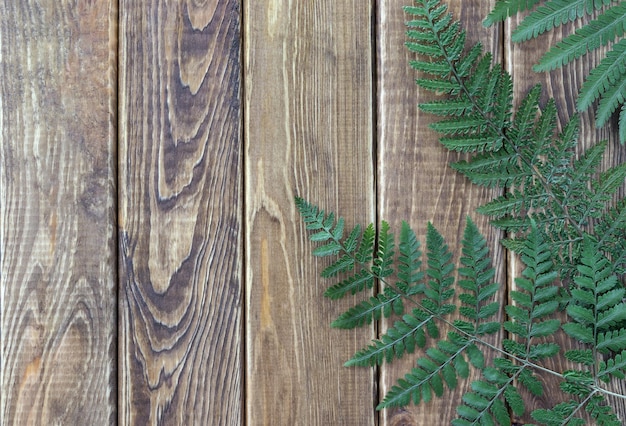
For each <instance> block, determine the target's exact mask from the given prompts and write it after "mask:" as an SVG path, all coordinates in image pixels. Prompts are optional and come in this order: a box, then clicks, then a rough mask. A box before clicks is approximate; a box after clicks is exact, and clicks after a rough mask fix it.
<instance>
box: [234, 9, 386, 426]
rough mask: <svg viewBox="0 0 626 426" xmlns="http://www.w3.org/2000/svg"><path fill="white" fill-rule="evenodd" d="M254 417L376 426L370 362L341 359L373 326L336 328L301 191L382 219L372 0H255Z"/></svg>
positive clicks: (250, 294) (249, 138) (251, 155)
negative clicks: (357, 364)
mask: <svg viewBox="0 0 626 426" xmlns="http://www.w3.org/2000/svg"><path fill="white" fill-rule="evenodd" d="M243 7H244V11H245V15H244V23H245V29H244V40H245V53H244V62H245V66H244V69H245V93H246V96H245V114H244V116H245V124H244V126H245V127H244V129H245V130H244V134H245V135H246V136H245V140H246V142H245V164H246V172H245V175H246V182H245V194H246V210H245V217H246V244H245V246H246V297H247V299H246V354H247V358H246V373H247V376H246V384H247V385H246V417H247V421H248V424H251V425H257V424H259V425H261V424H263V425H326V424H328V425H338V424H342V425H368V424H370V425H371V424H374V422H375V413H374V410H373V406H374V404H375V389H376V387H375V382H374V374H373V370H372V369H369V368H359V369H356V368H350V369H348V368H345V367H343V363H344V362H345V361H346V360H347V359H349V358H350V357H351V356H352V355H353V354H354V352H356V350H358V349H360V348H361V347H362V346H364V345H365V344H367V343H368V341H369V339H371V338H372V337H374V334H373V333H374V331H373V327H369V328H367V327H366V328H365V329H359V330H356V331H345V330H335V329H330V328H329V324H330V322H331V320H333V319H335V317H336V316H337V315H339V313H341V312H342V309H346V308H347V307H348V306H349V303H350V302H354V300H356V299H352V298H348V299H351V300H348V301H347V302H346V303H339V302H330V301H329V300H328V299H325V298H323V296H322V294H323V292H324V289H325V288H326V287H327V286H329V285H330V284H331V283H332V282H330V281H327V280H321V279H320V278H318V275H319V273H320V272H321V271H322V269H323V268H324V266H325V265H327V263H326V262H320V261H316V260H315V259H314V258H313V257H312V256H311V250H312V247H313V246H312V244H311V243H309V242H308V241H307V239H308V235H307V231H306V230H305V228H304V226H303V225H302V221H301V219H300V217H299V215H298V213H297V211H296V209H295V205H294V196H296V195H298V196H301V197H304V198H306V199H307V200H309V201H310V202H312V203H314V204H317V205H319V206H320V207H322V208H324V209H325V210H326V211H335V212H337V213H339V214H341V215H343V216H345V217H346V227H347V228H348V227H351V226H354V225H355V224H356V223H362V224H367V223H369V222H373V221H374V199H375V197H374V181H373V176H374V170H373V158H372V155H373V153H372V141H373V137H372V128H373V111H372V102H373V97H372V93H373V83H372V61H371V57H372V51H371V21H372V16H371V13H372V7H373V6H372V2H370V1H362V0H354V1H337V2H309V1H297V2H295V1H294V2H283V1H275V0H263V1H245V2H244V6H243Z"/></svg>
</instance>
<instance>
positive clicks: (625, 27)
mask: <svg viewBox="0 0 626 426" xmlns="http://www.w3.org/2000/svg"><path fill="white" fill-rule="evenodd" d="M624 31H626V4H625V3H620V4H618V5H617V6H614V7H612V8H610V9H608V10H606V11H605V12H604V13H603V14H601V15H600V16H598V18H597V19H594V20H593V21H591V22H589V23H588V24H586V25H584V26H583V27H581V28H579V29H577V30H576V32H575V33H574V34H571V35H570V36H568V37H566V38H564V39H563V40H561V41H560V42H558V43H557V44H555V45H554V46H552V47H551V48H550V50H548V51H547V52H546V53H545V54H544V55H543V56H542V57H541V59H540V60H539V63H538V64H537V65H535V66H534V67H533V69H534V70H535V71H537V72H541V71H552V70H554V69H556V68H559V67H562V66H563V65H565V64H568V63H570V62H571V61H573V60H574V59H577V58H579V57H581V56H583V55H586V54H587V53H588V52H591V51H593V50H595V49H597V48H599V47H600V46H606V45H607V44H608V43H610V42H612V41H613V40H615V38H616V37H622V36H623V35H624ZM592 72H593V71H592ZM581 97H582V96H581ZM584 109H586V107H585V108H584Z"/></svg>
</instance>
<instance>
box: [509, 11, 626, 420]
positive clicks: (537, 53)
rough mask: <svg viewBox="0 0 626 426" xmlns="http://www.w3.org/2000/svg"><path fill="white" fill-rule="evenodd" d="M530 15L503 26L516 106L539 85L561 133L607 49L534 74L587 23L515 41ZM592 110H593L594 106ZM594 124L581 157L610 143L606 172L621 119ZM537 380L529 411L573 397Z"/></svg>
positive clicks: (615, 153)
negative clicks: (538, 389) (538, 390)
mask: <svg viewBox="0 0 626 426" xmlns="http://www.w3.org/2000/svg"><path fill="white" fill-rule="evenodd" d="M526 15H527V13H522V14H519V15H517V16H515V17H513V18H511V19H509V20H507V21H506V23H505V32H504V49H505V57H506V60H507V61H506V67H507V69H508V71H509V72H510V73H511V75H512V76H513V83H514V85H513V89H514V99H515V101H516V104H519V102H521V100H522V99H523V97H524V96H526V95H527V93H528V91H529V90H530V88H531V87H532V86H534V85H536V84H541V85H542V90H543V98H542V102H543V104H545V102H546V101H547V99H548V98H549V97H550V98H554V100H555V101H556V106H557V110H558V125H559V129H560V128H561V126H562V125H564V124H565V123H566V121H567V120H569V119H570V118H571V117H572V116H573V115H574V114H575V113H576V112H577V110H576V99H577V97H578V93H579V90H580V87H581V86H582V83H583V81H584V79H585V78H586V76H587V75H588V74H589V71H590V70H591V69H593V68H594V67H595V66H597V64H599V63H600V61H601V60H602V58H603V57H604V56H605V54H606V51H607V48H599V49H597V50H596V51H594V52H591V53H589V54H587V55H585V56H584V57H582V58H581V59H580V60H577V61H574V62H572V63H571V64H569V65H567V66H565V67H563V68H560V69H557V70H555V71H552V72H550V73H536V72H534V71H533V70H532V66H533V65H534V64H536V63H537V62H538V61H539V59H540V58H541V56H543V54H544V53H545V52H546V51H547V50H548V48H549V47H550V46H552V45H553V44H555V43H557V42H558V41H559V40H562V39H563V38H564V37H566V36H567V35H569V34H572V33H574V31H575V30H576V28H577V27H580V26H581V25H582V24H583V22H575V23H570V24H566V25H564V26H560V27H558V28H556V29H554V30H552V31H550V32H549V33H548V34H544V35H542V36H540V37H539V38H537V39H535V40H530V41H527V42H524V43H513V42H512V41H511V32H512V31H513V30H514V29H515V28H516V27H517V25H519V23H520V22H521V20H522V19H523V18H524V17H525V16H526ZM586 19H587V18H586ZM585 22H588V21H585ZM593 108H595V105H594V107H593ZM594 120H595V119H594V110H593V109H590V110H588V111H585V112H583V113H581V114H580V122H581V125H580V136H579V143H578V148H577V152H578V154H580V153H582V152H584V150H585V149H587V148H589V147H591V146H593V145H595V144H596V143H598V142H600V141H602V140H608V148H607V150H606V152H605V155H604V157H603V162H602V165H601V168H602V169H605V168H608V167H611V166H615V165H618V164H621V163H623V162H624V161H626V148H625V147H624V146H621V145H620V144H619V138H618V133H617V132H618V126H617V117H615V119H614V120H613V121H612V122H611V123H610V124H609V125H607V126H604V127H602V128H596V126H595V122H594ZM624 193H625V191H624V189H623V188H622V190H620V192H619V196H620V197H624ZM523 267H524V266H523V265H522V264H521V262H520V261H519V259H518V258H516V257H514V256H511V257H510V259H509V265H508V268H507V269H508V271H509V279H508V281H509V287H510V288H512V289H513V288H514V285H515V284H514V277H515V276H518V275H519V273H520V271H521V269H522V268H523ZM562 321H567V318H566V317H565V316H563V317H562ZM555 340H556V342H557V343H558V344H559V345H560V346H561V347H562V348H563V352H564V351H565V350H567V349H572V348H573V347H574V343H573V342H572V340H571V339H570V338H569V337H568V336H567V335H565V334H564V333H563V332H559V333H558V334H556V335H555ZM545 366H546V367H547V368H550V369H553V370H555V371H560V372H562V371H564V370H565V369H568V368H573V367H575V365H574V364H571V363H568V362H566V360H565V359H564V358H562V357H559V358H554V359H549V360H546V361H545ZM538 376H539V378H540V379H541V380H542V382H543V385H544V388H545V389H544V396H543V397H533V396H532V395H528V394H525V395H524V396H525V398H526V405H527V407H528V410H529V412H530V411H531V410H533V409H537V408H551V407H552V406H554V405H555V404H557V403H559V402H561V401H565V400H569V399H570V396H568V395H565V394H563V393H562V392H561V391H560V389H559V382H560V380H559V379H558V378H557V377H555V376H552V375H547V374H545V375H544V374H539V375H538ZM613 386H614V388H613V390H614V391H616V392H618V393H619V392H622V393H623V392H626V384H625V383H624V382H623V381H615V383H613ZM611 403H612V404H614V407H615V408H616V411H617V412H618V413H619V415H620V418H621V419H622V420H624V419H625V418H626V417H625V414H626V404H625V403H624V401H623V400H621V399H619V398H613V399H611ZM520 421H532V419H531V417H530V415H527V416H526V417H525V418H523V419H520Z"/></svg>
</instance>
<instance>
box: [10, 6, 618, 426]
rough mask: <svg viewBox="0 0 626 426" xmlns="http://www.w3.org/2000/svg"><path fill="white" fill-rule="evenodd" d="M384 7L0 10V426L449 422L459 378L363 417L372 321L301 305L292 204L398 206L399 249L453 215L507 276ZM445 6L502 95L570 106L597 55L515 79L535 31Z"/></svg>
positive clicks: (371, 387) (457, 226)
mask: <svg viewBox="0 0 626 426" xmlns="http://www.w3.org/2000/svg"><path fill="white" fill-rule="evenodd" d="M407 3H409V0H384V1H374V0H341V1H336V0H333V1H330V0H324V1H309V0H303V1H293V0H282V1H281V0H258V1H249V0H219V1H218V0H172V1H163V0H142V1H139V0H119V1H118V0H19V1H17V0H2V2H1V3H0V15H1V18H0V19H1V21H0V22H1V24H0V61H1V74H0V87H1V90H2V92H1V96H0V134H1V135H2V136H1V137H2V147H1V149H0V160H1V163H0V174H1V177H0V184H1V186H0V203H1V204H0V206H1V209H2V210H1V222H0V224H1V225H0V237H1V247H0V249H1V252H0V255H1V273H2V275H1V279H2V286H1V291H2V292H1V297H2V304H1V309H2V310H1V316H2V319H1V338H2V357H1V362H2V373H1V374H2V379H1V382H2V404H1V412H0V415H1V416H2V418H1V421H0V423H1V424H3V425H5V424H6V425H13V424H18V425H23V424H42V425H52V424H59V425H104V424H123V425H126V424H133V425H134V424H138V425H143V424H152V425H156V424H162V425H192V424H194V425H195V424H197V425H209V424H211V425H240V424H248V425H374V424H380V425H389V426H390V425H438V424H448V423H449V421H450V420H451V419H452V418H454V414H455V411H454V410H455V407H456V405H457V404H458V400H459V395H460V393H459V391H456V392H452V393H450V394H448V395H447V396H446V397H445V398H443V399H441V400H438V401H435V402H434V403H432V404H430V405H427V406H419V407H409V408H407V409H406V410H386V411H382V412H380V413H375V412H374V410H373V407H374V406H375V405H376V403H377V401H378V400H379V398H380V397H381V395H383V394H384V393H385V392H386V390H387V389H388V388H389V387H390V386H391V385H392V384H393V383H394V382H395V380H396V379H397V378H398V377H400V376H401V375H403V372H404V371H405V370H406V369H407V368H408V367H409V366H411V364H412V361H411V359H410V357H407V358H406V359H405V360H403V362H398V363H394V365H393V366H387V365H385V366H383V367H381V368H379V369H368V368H350V369H347V368H344V367H343V366H342V364H343V362H344V361H345V360H346V359H348V358H349V357H350V356H351V355H352V354H353V353H354V352H355V351H356V350H357V349H359V348H361V347H362V346H364V345H365V344H367V342H368V341H369V339H371V338H373V337H376V335H377V332H378V331H379V330H381V329H383V327H384V325H385V324H376V325H375V326H372V327H370V328H368V329H361V330H357V331H352V332H348V331H341V330H331V329H330V328H329V327H328V324H329V322H330V321H331V320H332V319H333V318H334V317H335V316H336V315H337V314H338V313H339V312H341V309H342V308H345V307H346V306H347V305H344V306H340V305H341V304H332V305H331V304H330V303H329V302H328V301H327V300H325V299H324V298H323V297H322V293H323V291H324V288H325V286H326V285H328V283H326V282H323V281H321V280H320V279H319V278H317V276H318V274H319V272H320V271H321V269H322V268H323V266H324V264H323V263H322V262H317V261H315V260H314V259H313V258H312V257H311V244H309V243H308V242H307V237H306V233H305V230H304V228H303V226H302V224H301V222H300V218H299V217H298V215H297V212H296V210H295V206H294V203H293V197H294V196H296V195H299V196H302V197H305V198H307V199H308V200H310V201H312V202H314V203H316V204H319V205H320V206H323V207H324V208H325V209H328V210H334V211H337V212H339V213H341V214H342V215H343V216H345V217H346V218H347V222H348V224H347V225H348V226H352V225H354V224H356V223H367V222H371V221H374V222H377V221H380V220H381V219H386V220H388V221H389V222H390V223H391V225H392V226H393V227H396V226H398V225H399V223H400V220H402V219H406V220H409V221H410V222H411V223H412V224H413V225H414V228H415V229H416V230H417V232H418V234H419V235H420V237H421V239H422V241H423V236H424V234H425V226H426V222H427V221H432V222H433V223H434V224H435V226H437V227H438V228H439V229H440V230H441V231H442V232H443V234H444V235H445V236H446V237H447V238H449V242H450V243H451V249H453V250H455V249H456V248H457V244H456V242H457V241H460V237H461V234H462V230H463V227H464V218H465V217H466V215H468V214H469V215H472V217H473V218H474V219H475V221H476V222H477V223H478V224H479V225H480V227H481V229H482V230H483V231H484V233H485V234H486V235H487V236H488V238H489V241H490V247H491V253H492V255H493V257H494V258H495V259H496V262H497V270H498V272H497V279H498V280H499V281H500V282H502V283H506V282H510V281H511V279H510V276H511V274H512V271H514V270H515V269H516V268H517V265H516V264H515V262H514V261H513V260H509V259H507V257H506V256H505V254H504V253H503V251H502V249H501V248H500V246H499V244H498V238H499V235H498V234H497V233H496V232H494V231H493V230H492V228H490V227H489V226H488V224H487V223H486V221H485V220H484V219H483V218H481V217H478V216H477V215H476V214H474V213H473V211H474V208H475V207H476V206H477V205H478V204H479V203H480V202H481V201H483V200H486V199H489V197H492V196H493V195H494V194H493V193H491V192H489V191H485V190H482V189H478V188H477V187H475V186H472V185H470V184H469V183H468V182H467V181H466V180H465V179H463V178H462V177H460V176H459V175H457V174H455V173H453V172H452V171H451V170H450V169H449V168H447V167H446V164H447V163H448V162H449V161H451V160H454V159H455V158H457V156H456V155H454V154H450V153H447V152H445V151H444V150H443V149H442V148H441V147H440V146H439V145H438V142H437V141H436V138H435V135H434V134H433V133H432V132H431V131H430V130H429V129H428V128H427V123H428V122H429V120H430V119H431V118H430V117H428V116H422V114H421V113H420V112H419V111H418V110H417V108H416V105H417V103H418V102H420V101H423V100H425V99H427V98H428V96H430V95H429V94H425V93H422V92H420V91H419V90H418V89H417V87H416V86H415V85H414V83H413V81H414V79H415V77H416V74H415V72H413V71H411V70H410V69H409V68H408V65H407V63H408V60H409V59H410V55H409V54H408V53H407V51H406V49H405V48H404V46H403V43H404V40H405V36H404V31H405V28H404V25H403V23H404V21H405V20H406V19H407V18H406V16H404V14H403V12H402V9H401V7H402V6H403V5H405V4H407ZM450 4H451V9H452V11H453V12H454V13H455V16H456V17H458V18H459V19H460V20H461V21H462V22H463V24H464V27H465V28H466V29H467V30H468V31H469V39H470V41H472V42H473V41H477V40H481V41H482V42H483V44H484V45H485V46H486V49H487V50H489V51H491V52H492V53H493V54H494V55H495V56H496V57H497V58H499V59H500V60H501V61H502V62H503V63H504V64H505V66H506V67H507V68H508V69H509V71H510V72H512V74H513V77H514V81H515V82H516V86H515V91H516V93H517V94H518V95H519V96H521V95H522V94H524V93H525V92H526V91H527V90H528V88H529V87H530V86H531V85H533V84H534V83H536V82H538V81H541V82H543V83H544V84H545V87H546V88H547V91H546V93H547V94H549V95H551V96H554V97H555V98H556V99H557V102H558V104H559V105H560V107H561V118H563V119H564V118H565V117H566V116H568V115H569V114H571V113H573V112H574V103H573V99H574V96H575V94H576V92H577V90H578V88H579V87H580V84H581V81H582V78H583V76H584V73H585V72H586V71H588V69H589V67H590V66H591V64H593V63H597V61H599V60H600V55H596V56H592V57H591V62H588V61H585V62H578V63H575V64H574V65H572V66H570V67H567V68H565V69H564V70H560V71H557V72H554V73H552V74H549V75H543V74H535V73H533V72H532V71H531V66H532V64H533V63H534V62H535V61H536V60H537V59H538V57H539V55H540V54H541V52H543V50H544V48H545V46H546V45H547V43H549V42H552V40H551V39H550V37H551V36H547V37H543V38H542V39H540V40H538V41H536V42H532V43H528V44H524V45H522V46H519V45H513V44H511V43H510V42H509V34H510V25H511V22H508V23H507V24H506V25H503V26H500V27H496V28H492V29H484V28H483V26H482V25H481V21H482V19H483V18H484V16H486V14H487V13H488V11H489V10H490V9H491V7H492V4H493V0H492V1H483V0H463V2H461V1H460V0H450ZM513 25H514V24H513ZM572 28H573V26H568V27H566V31H567V32H568V33H569V32H570V31H571V30H572ZM559 31H561V30H559ZM557 34H558V33H557ZM517 99H518V100H519V99H520V98H519V97H518V98H517ZM591 120H592V118H591V115H590V114H584V115H583V121H584V123H583V131H582V133H583V137H582V141H583V142H582V143H581V145H585V144H586V143H589V142H590V141H594V140H598V139H599V138H607V139H609V140H610V144H609V146H610V152H609V155H608V156H607V157H606V161H607V163H617V162H622V161H624V160H625V159H626V158H625V151H624V149H622V148H620V147H619V145H618V143H617V142H616V141H615V139H616V138H615V133H616V132H615V130H614V128H613V127H611V128H605V129H600V130H596V129H594V128H593V125H592V124H591V123H592V121H591ZM499 297H500V298H501V300H502V301H504V300H505V298H506V297H507V295H506V291H505V290H503V291H502V292H501V294H499ZM348 303H349V301H348ZM547 386H548V387H549V388H550V387H551V386H553V385H552V384H550V383H547ZM530 403H531V404H532V405H533V406H535V407H537V406H541V405H542V404H544V403H545V401H542V400H533V401H531V402H530ZM618 409H619V411H620V412H623V411H624V408H623V407H622V406H618ZM622 418H625V417H622Z"/></svg>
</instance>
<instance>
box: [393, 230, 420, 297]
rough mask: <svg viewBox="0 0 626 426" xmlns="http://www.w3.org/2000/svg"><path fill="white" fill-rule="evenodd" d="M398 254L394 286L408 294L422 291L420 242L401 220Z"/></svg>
mask: <svg viewBox="0 0 626 426" xmlns="http://www.w3.org/2000/svg"><path fill="white" fill-rule="evenodd" d="M398 249H399V252H400V255H399V256H398V282H397V283H396V286H397V287H398V288H399V289H401V290H402V291H403V292H404V293H406V294H407V295H408V296H411V295H414V294H417V293H422V292H423V291H424V284H423V283H422V280H423V279H424V273H423V272H422V271H421V270H420V268H421V266H422V260H421V257H422V252H421V251H420V242H419V241H418V239H417V237H416V236H415V232H414V231H413V230H412V229H411V227H410V226H409V224H408V223H406V222H404V221H403V222H402V228H401V230H400V244H399V248H398Z"/></svg>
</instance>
